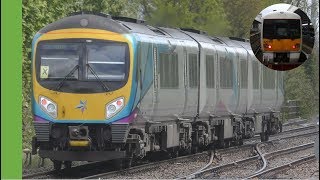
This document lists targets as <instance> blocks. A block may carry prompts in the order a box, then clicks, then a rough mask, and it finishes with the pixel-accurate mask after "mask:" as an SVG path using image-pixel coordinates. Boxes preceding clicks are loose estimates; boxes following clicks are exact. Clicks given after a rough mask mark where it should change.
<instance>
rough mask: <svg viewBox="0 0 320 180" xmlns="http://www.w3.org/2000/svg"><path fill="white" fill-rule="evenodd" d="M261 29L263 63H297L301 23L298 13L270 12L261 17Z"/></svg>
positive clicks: (300, 40) (300, 46)
mask: <svg viewBox="0 0 320 180" xmlns="http://www.w3.org/2000/svg"><path fill="white" fill-rule="evenodd" d="M261 31H262V33H261V50H262V52H263V63H266V64H268V63H282V64H283V63H290V64H297V63H299V58H300V53H301V50H302V25H301V17H300V16H299V15H298V14H296V13H293V12H283V11H273V12H270V13H268V14H266V15H264V16H263V17H262V29H261Z"/></svg>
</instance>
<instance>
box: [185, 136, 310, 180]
mask: <svg viewBox="0 0 320 180" xmlns="http://www.w3.org/2000/svg"><path fill="white" fill-rule="evenodd" d="M315 134H316V132H314V133H307V134H301V135H296V136H292V137H285V138H283V139H291V138H297V137H304V136H306V135H308V136H310V135H311V136H312V135H315ZM283 139H282V140H283ZM274 141H277V140H271V141H268V142H264V143H263V144H266V143H269V144H272V143H273V142H274ZM259 144H260V143H257V144H256V152H257V155H254V156H252V157H247V158H244V159H241V160H237V161H234V162H230V163H227V164H222V165H218V166H213V167H210V168H205V169H202V170H201V171H196V172H195V173H192V174H190V175H187V176H184V177H181V178H179V179H190V178H205V179H208V178H217V172H218V171H220V172H221V171H227V170H229V172H230V171H231V170H234V169H235V168H237V170H236V171H235V173H236V174H238V173H239V172H241V169H242V170H243V169H244V170H245V171H247V170H248V167H247V166H249V165H252V164H254V165H255V166H254V168H255V167H256V166H259V163H260V161H261V160H262V161H263V165H262V168H260V169H259V170H258V171H255V169H254V168H252V169H250V170H251V171H252V174H251V175H250V176H248V177H247V178H251V176H252V177H253V176H254V175H258V174H260V173H263V172H265V171H266V170H265V169H266V167H267V164H268V162H267V158H270V157H273V156H280V155H283V154H290V153H293V152H297V151H301V150H305V149H307V148H312V147H313V146H314V143H307V144H303V145H300V146H295V147H291V148H287V149H280V150H277V151H273V152H269V153H265V154H264V153H263V152H262V150H261V149H260V148H259V147H258V145H259ZM245 165H246V166H245ZM244 167H245V168H244ZM268 171H269V170H268ZM223 178H231V177H223ZM232 178H239V177H232ZM240 178H241V177H240Z"/></svg>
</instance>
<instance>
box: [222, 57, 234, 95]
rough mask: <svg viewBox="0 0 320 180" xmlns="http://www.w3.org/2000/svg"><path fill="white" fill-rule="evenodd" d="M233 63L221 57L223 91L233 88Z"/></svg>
mask: <svg viewBox="0 0 320 180" xmlns="http://www.w3.org/2000/svg"><path fill="white" fill-rule="evenodd" d="M232 84H233V63H232V61H231V59H230V58H223V57H220V87H221V88H222V89H228V88H232Z"/></svg>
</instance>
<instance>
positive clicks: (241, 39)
mask: <svg viewBox="0 0 320 180" xmlns="http://www.w3.org/2000/svg"><path fill="white" fill-rule="evenodd" d="M229 39H231V40H235V41H242V42H246V40H245V39H243V38H238V37H229Z"/></svg>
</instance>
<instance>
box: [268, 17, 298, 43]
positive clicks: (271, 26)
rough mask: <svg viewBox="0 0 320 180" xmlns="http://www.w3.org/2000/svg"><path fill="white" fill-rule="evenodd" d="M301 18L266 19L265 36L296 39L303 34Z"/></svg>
mask: <svg viewBox="0 0 320 180" xmlns="http://www.w3.org/2000/svg"><path fill="white" fill-rule="evenodd" d="M300 33H301V26H300V20H299V19H266V20H264V21H263V38H268V39H296V38H300V36H301V34H300Z"/></svg>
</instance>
